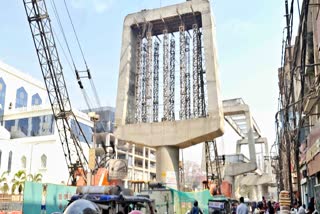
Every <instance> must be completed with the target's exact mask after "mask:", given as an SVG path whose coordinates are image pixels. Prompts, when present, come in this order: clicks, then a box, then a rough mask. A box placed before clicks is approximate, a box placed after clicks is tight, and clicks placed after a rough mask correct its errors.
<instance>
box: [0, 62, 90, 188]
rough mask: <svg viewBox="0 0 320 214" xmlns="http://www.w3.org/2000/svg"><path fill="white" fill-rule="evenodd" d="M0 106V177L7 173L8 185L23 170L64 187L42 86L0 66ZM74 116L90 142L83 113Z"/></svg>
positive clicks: (58, 149) (64, 177) (59, 152)
mask: <svg viewBox="0 0 320 214" xmlns="http://www.w3.org/2000/svg"><path fill="white" fill-rule="evenodd" d="M0 106H1V108H0V109H1V110H0V116H1V117H0V124H1V125H0V133H1V135H0V144H1V147H0V173H2V172H4V171H8V172H9V175H8V179H7V180H8V181H10V180H11V178H12V177H13V176H14V174H15V173H16V172H17V171H19V170H24V171H25V172H26V174H27V175H28V174H33V175H34V174H37V173H41V174H42V176H43V179H42V180H43V182H49V183H61V182H64V183H67V182H68V178H69V172H68V167H67V164H66V161H65V157H64V152H63V150H62V146H61V143H60V140H59V135H58V133H57V131H56V130H57V129H56V126H55V121H54V117H53V115H52V110H51V106H50V105H49V104H48V102H47V91H46V88H45V87H44V84H43V83H42V82H40V81H38V80H35V79H34V78H32V77H31V76H29V75H26V74H25V73H22V72H20V71H18V70H17V69H15V68H13V67H11V66H9V65H7V64H5V63H3V62H0ZM74 112H75V115H76V117H77V119H78V121H79V122H80V124H81V127H82V129H83V130H84V132H85V134H86V137H87V139H90V141H91V139H92V127H93V123H92V122H91V121H90V118H89V117H88V115H86V114H85V113H83V112H80V111H77V110H75V111H74ZM70 123H71V127H72V128H74V126H73V125H72V124H73V121H70ZM74 133H75V134H77V132H74ZM79 137H80V135H79ZM80 141H81V139H80ZM83 148H84V149H85V147H83ZM85 152H86V153H87V151H86V149H85Z"/></svg>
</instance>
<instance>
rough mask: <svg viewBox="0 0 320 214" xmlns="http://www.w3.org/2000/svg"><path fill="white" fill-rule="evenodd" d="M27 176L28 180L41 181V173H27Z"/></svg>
mask: <svg viewBox="0 0 320 214" xmlns="http://www.w3.org/2000/svg"><path fill="white" fill-rule="evenodd" d="M28 178H29V181H33V182H41V181H42V174H41V173H36V174H29V175H28Z"/></svg>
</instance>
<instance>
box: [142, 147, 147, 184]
mask: <svg viewBox="0 0 320 214" xmlns="http://www.w3.org/2000/svg"><path fill="white" fill-rule="evenodd" d="M142 156H143V159H142V161H143V162H142V169H143V170H142V173H143V175H142V180H144V181H145V180H146V179H147V178H146V177H147V176H146V147H145V146H144V147H143V149H142Z"/></svg>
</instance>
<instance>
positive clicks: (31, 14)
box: [23, 0, 90, 185]
mask: <svg viewBox="0 0 320 214" xmlns="http://www.w3.org/2000/svg"><path fill="white" fill-rule="evenodd" d="M23 2H24V7H25V12H26V15H27V17H28V22H29V26H30V30H31V34H32V38H33V42H34V46H35V49H36V52H37V56H38V60H39V64H40V67H41V71H42V76H43V79H44V82H45V85H46V89H47V92H48V96H49V101H50V104H51V108H52V112H53V115H54V118H55V121H56V127H57V129H58V133H59V137H60V141H61V144H62V148H63V152H64V156H65V159H66V162H67V165H68V169H69V175H70V178H71V179H72V180H71V183H72V184H73V185H75V184H76V171H77V170H78V169H79V168H82V169H83V172H86V170H87V167H88V160H87V158H86V156H85V155H84V152H83V148H82V146H81V143H80V142H79V140H78V139H77V137H76V136H75V134H74V133H73V131H72V129H71V126H70V119H73V120H74V121H75V124H76V126H78V128H79V130H80V132H81V133H80V134H81V135H83V137H84V139H86V138H85V135H84V133H83V131H82V129H81V127H80V124H79V122H78V121H77V118H76V117H75V115H74V113H73V111H72V107H71V103H70V99H69V95H68V91H67V87H66V82H65V79H64V75H63V69H62V65H61V63H60V59H59V55H58V51H57V48H56V44H55V39H54V36H53V31H52V27H51V22H50V18H49V14H48V11H47V7H46V3H45V1H44V0H23ZM70 138H71V139H72V141H71V142H69V139H70ZM86 143H87V145H88V147H90V145H89V143H88V142H87V140H86ZM83 176H84V179H85V180H86V178H85V177H86V175H85V173H84V175H83Z"/></svg>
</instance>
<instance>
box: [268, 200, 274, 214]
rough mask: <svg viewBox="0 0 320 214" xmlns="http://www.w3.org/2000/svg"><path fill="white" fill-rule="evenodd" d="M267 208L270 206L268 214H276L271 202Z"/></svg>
mask: <svg viewBox="0 0 320 214" xmlns="http://www.w3.org/2000/svg"><path fill="white" fill-rule="evenodd" d="M267 206H268V208H267V213H269V214H274V208H273V206H272V204H271V201H268V205H267Z"/></svg>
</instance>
